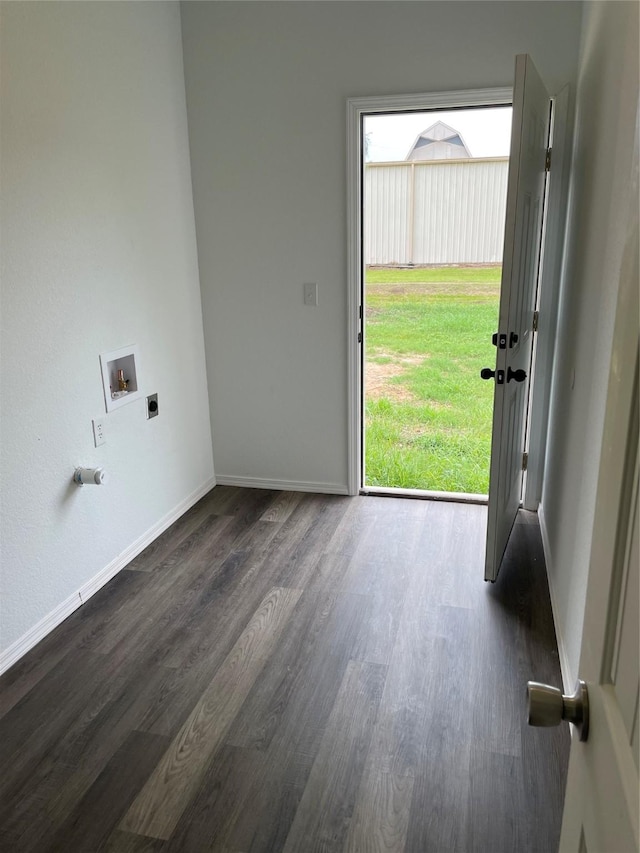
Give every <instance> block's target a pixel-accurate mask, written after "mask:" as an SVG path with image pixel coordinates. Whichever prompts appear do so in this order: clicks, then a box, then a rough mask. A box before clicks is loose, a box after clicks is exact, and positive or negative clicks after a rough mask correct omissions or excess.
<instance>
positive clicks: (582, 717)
mask: <svg viewBox="0 0 640 853" xmlns="http://www.w3.org/2000/svg"><path fill="white" fill-rule="evenodd" d="M527 701H528V716H527V722H528V723H529V725H530V726H559V725H560V723H561V722H562V720H566V721H567V722H568V723H573V725H574V726H575V727H576V728H577V730H578V734H579V735H580V740H581V741H585V740H586V739H587V738H588V737H589V691H588V690H587V684H586V682H585V681H582V680H581V679H580V680H579V681H578V683H577V684H576V689H575V693H574V694H573V696H563V695H562V691H561V690H559V689H558V688H557V687H551V685H550V684H540V683H539V682H537V681H528V682H527Z"/></svg>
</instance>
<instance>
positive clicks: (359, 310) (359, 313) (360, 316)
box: [358, 305, 362, 320]
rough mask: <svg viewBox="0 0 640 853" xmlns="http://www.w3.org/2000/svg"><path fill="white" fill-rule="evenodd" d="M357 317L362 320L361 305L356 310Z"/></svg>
mask: <svg viewBox="0 0 640 853" xmlns="http://www.w3.org/2000/svg"><path fill="white" fill-rule="evenodd" d="M358 317H359V318H360V319H361V320H362V305H361V306H360V307H359V308H358Z"/></svg>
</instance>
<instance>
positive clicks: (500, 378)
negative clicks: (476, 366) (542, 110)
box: [480, 367, 504, 385]
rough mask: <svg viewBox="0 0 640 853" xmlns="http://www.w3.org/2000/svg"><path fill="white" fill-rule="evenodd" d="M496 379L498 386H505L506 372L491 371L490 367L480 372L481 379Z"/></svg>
mask: <svg viewBox="0 0 640 853" xmlns="http://www.w3.org/2000/svg"><path fill="white" fill-rule="evenodd" d="M494 376H495V377H496V385H503V384H504V370H491V368H490V367H483V368H482V370H481V371H480V378H481V379H493V377H494Z"/></svg>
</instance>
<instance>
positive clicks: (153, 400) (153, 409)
mask: <svg viewBox="0 0 640 853" xmlns="http://www.w3.org/2000/svg"><path fill="white" fill-rule="evenodd" d="M157 417H158V395H157V394H149V396H148V397H147V420H149V418H157Z"/></svg>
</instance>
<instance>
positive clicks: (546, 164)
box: [544, 148, 553, 172]
mask: <svg viewBox="0 0 640 853" xmlns="http://www.w3.org/2000/svg"><path fill="white" fill-rule="evenodd" d="M552 150H553V149H551V148H547V156H546V157H545V158H544V170H545V172H550V171H551V151H552Z"/></svg>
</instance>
